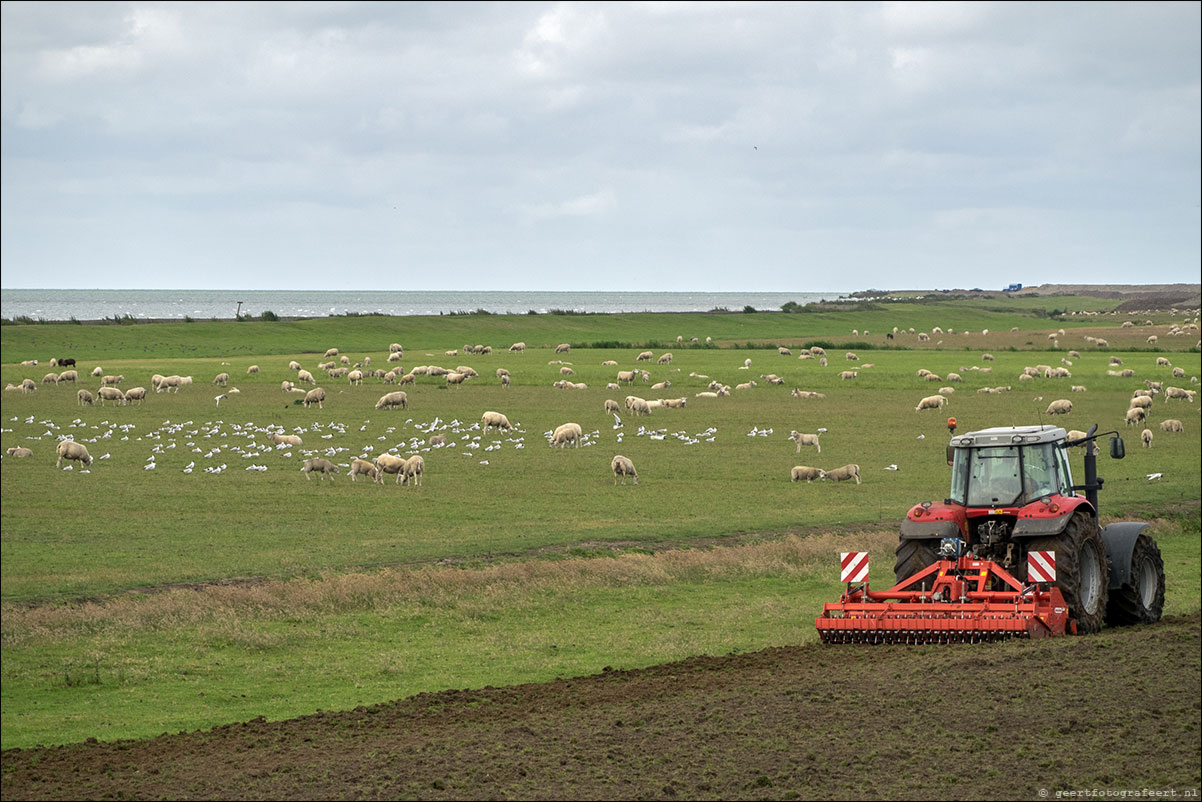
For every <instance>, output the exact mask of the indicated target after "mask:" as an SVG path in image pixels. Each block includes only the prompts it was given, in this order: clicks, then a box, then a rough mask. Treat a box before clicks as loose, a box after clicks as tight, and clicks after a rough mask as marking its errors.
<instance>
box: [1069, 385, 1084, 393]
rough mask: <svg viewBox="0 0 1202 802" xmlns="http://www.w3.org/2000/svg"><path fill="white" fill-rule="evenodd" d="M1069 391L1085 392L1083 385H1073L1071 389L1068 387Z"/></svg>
mask: <svg viewBox="0 0 1202 802" xmlns="http://www.w3.org/2000/svg"><path fill="white" fill-rule="evenodd" d="M1069 389H1070V390H1071V391H1072V392H1074V393H1083V392H1085V386H1084V385H1081V384H1074V385H1073V386H1072V387H1070V388H1069Z"/></svg>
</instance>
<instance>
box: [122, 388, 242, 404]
mask: <svg viewBox="0 0 1202 802" xmlns="http://www.w3.org/2000/svg"><path fill="white" fill-rule="evenodd" d="M230 392H237V389H236V388H235V389H234V390H231V391H230ZM145 400H146V388H145V387H131V388H129V389H128V390H126V391H125V401H126V403H128V402H130V401H137V402H138V406H141V405H142V402H143V401H145Z"/></svg>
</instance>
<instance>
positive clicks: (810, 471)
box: [789, 465, 826, 484]
mask: <svg viewBox="0 0 1202 802" xmlns="http://www.w3.org/2000/svg"><path fill="white" fill-rule="evenodd" d="M825 478H826V471H824V470H822V469H821V468H811V467H809V466H808V465H795V466H794V467H793V470H791V471H790V472H789V481H790V482H800V481H801V480H802V479H805V480H806V484H810V483H812V482H813V481H814V480H815V479H825Z"/></svg>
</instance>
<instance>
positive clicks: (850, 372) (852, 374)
mask: <svg viewBox="0 0 1202 802" xmlns="http://www.w3.org/2000/svg"><path fill="white" fill-rule="evenodd" d="M856 375H857V374H856V372H855V371H854V370H845V371H843V372H842V373H840V374H839V378H840V379H842V380H844V381H846V380H847V379H854V378H855V377H856Z"/></svg>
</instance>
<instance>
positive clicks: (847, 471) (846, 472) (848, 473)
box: [822, 464, 860, 484]
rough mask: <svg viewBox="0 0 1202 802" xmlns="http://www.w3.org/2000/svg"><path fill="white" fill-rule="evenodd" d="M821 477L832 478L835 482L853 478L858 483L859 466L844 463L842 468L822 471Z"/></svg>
mask: <svg viewBox="0 0 1202 802" xmlns="http://www.w3.org/2000/svg"><path fill="white" fill-rule="evenodd" d="M822 478H823V479H834V480H835V481H836V482H842V481H844V480H846V479H855V480H856V484H860V466H859V465H855V464H848V465H844V466H843V467H842V468H835V469H834V470H833V471H826V472H824V474H823V476H822Z"/></svg>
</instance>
